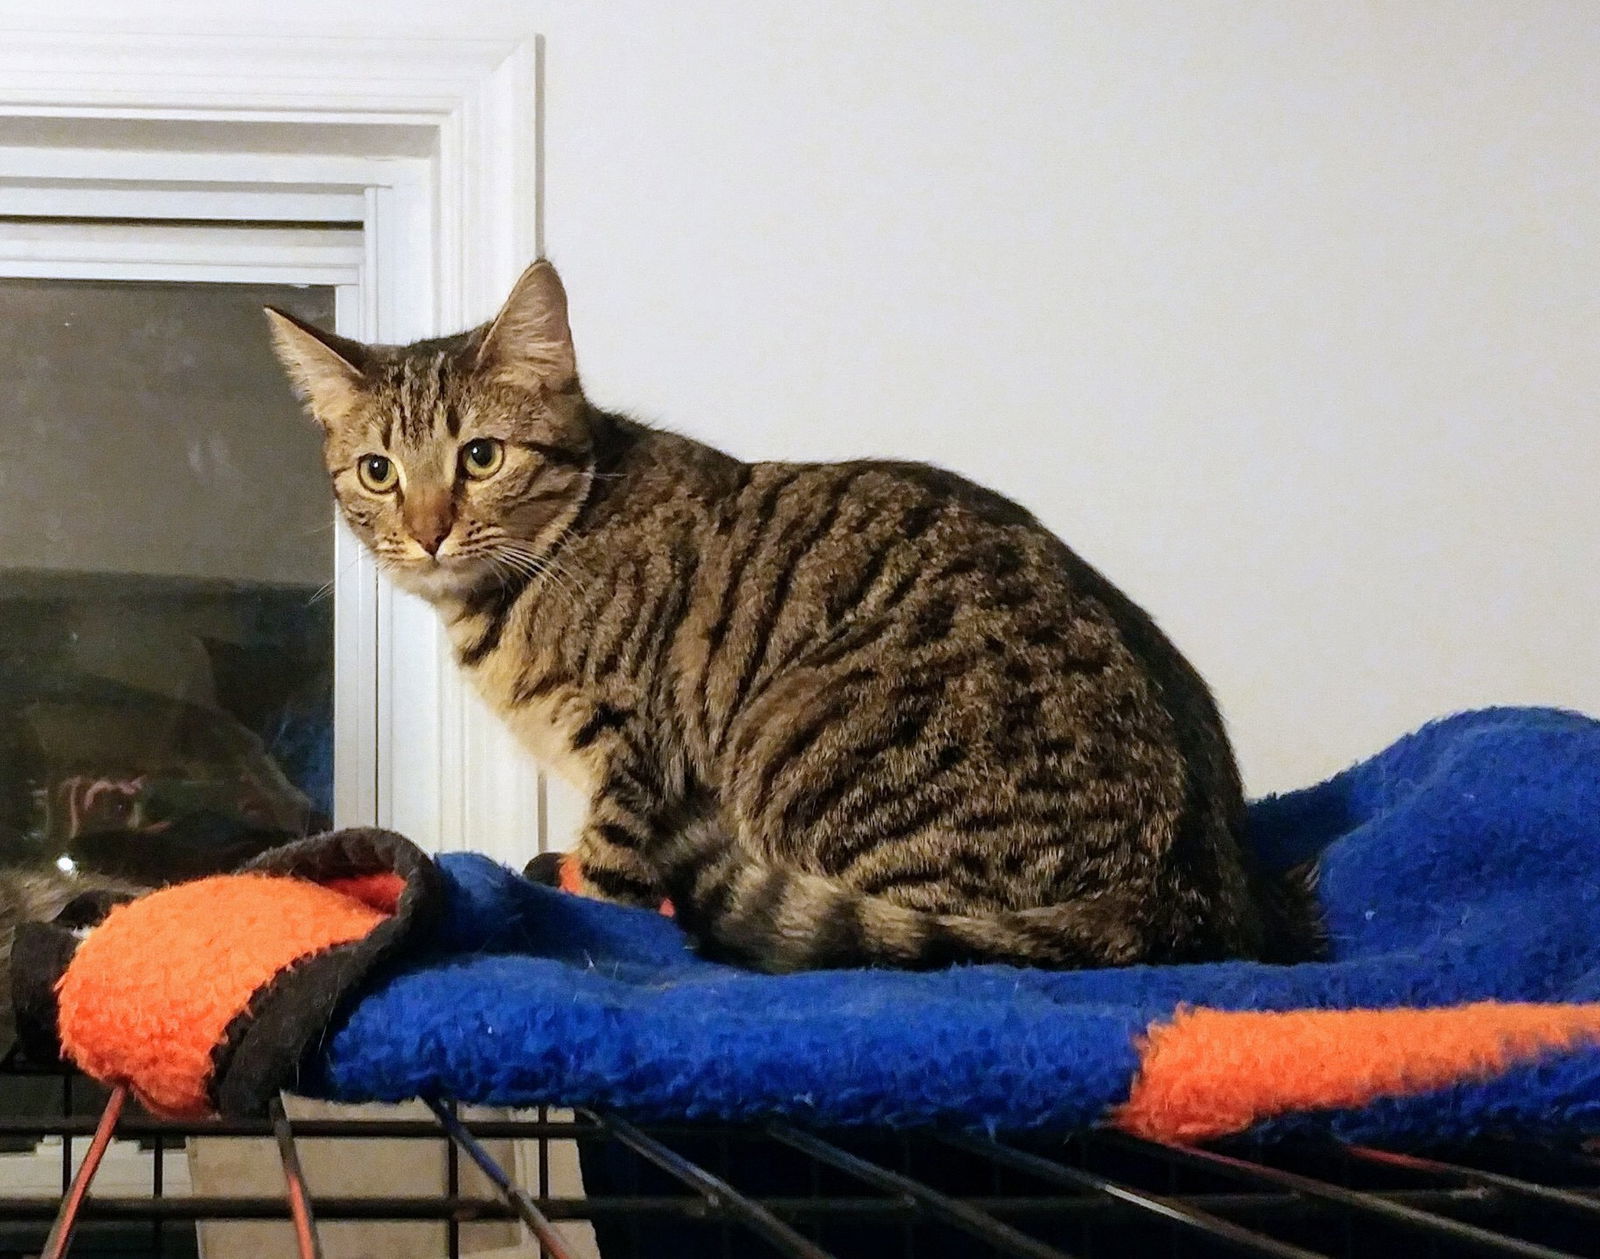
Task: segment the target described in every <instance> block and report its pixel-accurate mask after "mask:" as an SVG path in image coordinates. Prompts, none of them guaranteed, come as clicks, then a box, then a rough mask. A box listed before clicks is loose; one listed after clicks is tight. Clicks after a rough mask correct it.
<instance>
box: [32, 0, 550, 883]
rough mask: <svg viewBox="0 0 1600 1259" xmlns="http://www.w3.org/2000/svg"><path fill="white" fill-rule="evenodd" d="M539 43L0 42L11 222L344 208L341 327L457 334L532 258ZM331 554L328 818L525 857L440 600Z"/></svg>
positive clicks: (506, 746)
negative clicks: (408, 591)
mask: <svg viewBox="0 0 1600 1259" xmlns="http://www.w3.org/2000/svg"><path fill="white" fill-rule="evenodd" d="M539 54H540V49H539V43H538V40H537V38H536V37H535V36H534V35H533V34H532V33H531V32H530V33H528V34H527V35H526V36H524V37H521V38H515V39H501V38H497V39H440V38H437V37H434V36H427V37H423V36H420V35H419V36H417V37H415V38H412V37H407V36H405V35H397V36H391V37H386V38H383V39H371V40H368V39H362V40H359V41H357V40H350V39H339V38H328V37H321V36H318V35H316V34H307V35H304V36H292V37H286V36H280V37H272V38H259V37H252V36H249V35H243V34H241V35H229V36H225V37H224V36H206V35H186V36H169V35H155V34H152V35H127V34H117V35H114V36H113V35H95V34H85V33H83V32H73V33H70V34H67V33H51V32H39V31H9V32H7V31H0V216H11V217H13V218H14V217H16V216H26V215H40V214H46V215H50V216H61V215H63V214H68V213H71V214H77V215H81V216H84V217H89V218H93V217H105V216H115V217H119V218H128V217H134V218H186V219H213V220H219V221H226V220H234V219H238V218H241V217H248V218H249V219H252V220H255V221H258V222H285V221H292V222H298V223H341V222H350V221H352V220H351V216H352V214H354V215H355V216H356V217H355V221H358V222H359V223H360V226H361V239H362V247H363V257H362V261H361V263H360V266H359V268H358V272H359V274H358V277H357V279H356V282H355V283H353V284H341V286H340V289H339V315H338V318H339V323H340V326H341V328H342V329H344V330H346V331H348V332H350V333H351V334H352V335H356V336H362V337H366V338H370V339H377V340H384V341H402V340H409V339H411V338H414V337H418V336H426V335H432V334H436V333H439V332H445V331H453V330H456V329H459V328H462V327H465V326H468V325H469V324H471V323H473V322H476V321H478V320H481V319H483V318H485V317H487V315H489V314H490V313H492V311H493V309H494V307H495V305H496V303H497V301H498V300H499V299H500V298H501V297H502V296H503V294H504V292H505V290H506V289H507V288H508V287H509V285H510V283H511V281H512V280H513V279H514V278H515V277H516V275H517V274H518V272H519V271H520V270H521V268H522V267H523V266H525V265H526V263H527V262H528V261H529V260H530V259H531V258H532V257H534V256H536V255H537V253H538V252H539V246H540V243H541V242H540V239H539V230H540V227H539V224H540V196H539V175H540V172H539V130H538V126H539V115H538V69H539V60H540V55H539ZM330 85H336V86H333V87H330ZM135 211H136V212H135ZM13 226H15V225H13ZM196 230H200V231H203V230H204V229H196ZM224 230H226V229H224ZM61 261H62V260H61V259H60V258H57V259H56V262H57V263H60V262H61ZM89 261H91V262H92V261H93V260H92V259H91V260H89ZM302 261H306V260H305V259H302ZM101 262H102V263H105V264H106V265H109V264H108V263H106V260H105V259H102V260H101ZM123 262H124V263H127V262H128V260H127V259H126V258H125V259H123ZM13 265H21V261H20V260H13ZM147 265H148V260H147ZM213 265H218V264H216V263H214V264H213ZM11 273H12V274H16V272H15V271H12V272H11ZM55 274H60V272H59V271H56V272H55ZM235 274H236V275H238V274H242V273H235ZM301 274H302V275H303V276H304V275H305V274H309V273H305V272H302V273H301ZM191 278H199V273H191ZM213 278H215V277H213ZM299 282H302V283H304V282H317V281H308V280H307V279H305V278H302V279H301V280H300V281H299ZM335 563H336V564H337V566H338V567H337V570H336V573H337V577H336V582H337V584H336V591H335V599H336V621H337V630H336V639H337V641H336V663H337V668H338V672H339V679H340V681H339V685H338V694H337V696H336V716H335V720H336V744H337V746H336V756H337V762H336V763H337V771H336V773H337V778H338V782H339V798H338V802H337V809H336V812H337V815H338V820H339V821H340V823H341V824H352V823H361V822H376V823H377V824H379V825H385V826H391V827H393V828H395V829H397V830H400V831H402V832H403V833H405V834H407V835H408V836H410V837H411V838H412V839H414V840H415V841H416V842H418V843H419V844H421V845H423V846H424V847H426V848H429V849H432V850H435V851H437V850H444V849H453V848H471V849H475V850H477V851H481V852H487V853H489V854H490V855H493V856H496V857H499V858H501V859H502V860H505V861H508V862H521V861H523V860H525V859H526V858H527V857H528V856H529V855H531V854H532V853H533V852H534V851H537V850H539V849H540V848H542V847H543V846H544V840H545V836H544V834H543V833H542V829H541V828H542V827H543V822H544V814H545V804H544V801H545V794H544V788H543V784H542V783H541V781H540V780H539V777H538V775H537V773H536V771H535V769H534V767H533V766H532V764H531V763H530V762H529V761H528V760H527V759H526V757H525V756H524V755H523V754H522V753H521V752H520V751H519V750H518V749H516V748H515V747H514V745H513V744H512V742H511V740H510V738H509V736H508V735H507V734H506V733H505V732H504V730H503V729H502V728H501V727H500V726H499V724H498V723H497V722H496V721H495V720H494V719H493V718H492V717H491V716H490V715H489V714H488V713H487V712H486V711H485V709H484V708H483V706H482V705H481V703H479V702H478V701H477V700H476V699H475V697H473V696H470V695H469V694H468V693H467V692H466V690H465V689H464V687H463V685H462V679H461V678H460V677H459V675H458V672H457V671H456V669H455V668H454V666H453V665H452V664H451V662H450V660H449V658H448V652H447V649H446V646H445V643H444V636H443V633H442V631H441V629H440V627H439V625H438V622H437V619H436V618H435V616H434V614H433V613H432V611H431V610H430V609H428V608H426V607H424V606H422V605H420V604H419V603H417V602H416V601H415V600H412V599H410V598H408V597H405V596H403V595H400V594H398V593H397V592H396V591H394V590H393V588H392V587H390V586H389V585H388V584H387V583H384V582H382V581H380V580H379V578H378V577H377V576H376V574H375V572H374V569H373V567H372V565H371V564H370V562H369V561H368V559H367V557H366V556H365V555H364V554H362V553H361V552H360V550H359V548H358V547H356V546H355V544H354V543H353V542H352V541H351V540H350V539H349V538H348V536H345V537H343V538H342V539H341V541H340V543H339V544H338V546H337V549H336V556H335Z"/></svg>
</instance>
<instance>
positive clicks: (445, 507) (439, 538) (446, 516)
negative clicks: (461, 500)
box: [405, 495, 456, 555]
mask: <svg viewBox="0 0 1600 1259" xmlns="http://www.w3.org/2000/svg"><path fill="white" fill-rule="evenodd" d="M405 518H406V531H407V532H408V533H410V534H411V536H412V537H413V538H415V539H416V540H417V545H418V546H420V547H421V548H422V549H423V550H424V551H426V552H427V553H428V554H429V555H437V554H438V553H439V547H440V546H441V545H443V543H444V540H445V539H446V538H448V537H449V536H450V530H451V528H453V527H454V525H455V523H456V520H455V512H454V511H452V510H451V503H450V500H449V499H448V498H446V497H444V496H442V495H440V496H438V497H434V498H420V497H419V499H418V501H416V502H414V503H407V504H406V511H405Z"/></svg>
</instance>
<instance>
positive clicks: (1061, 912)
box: [666, 826, 1150, 972]
mask: <svg viewBox="0 0 1600 1259" xmlns="http://www.w3.org/2000/svg"><path fill="white" fill-rule="evenodd" d="M675 847H676V848H677V857H678V859H677V860H676V861H675V862H674V863H673V868H672V869H670V870H669V871H667V872H666V873H667V877H666V886H667V891H668V893H669V895H670V896H671V898H672V903H673V906H674V910H675V913H676V915H677V919H678V922H679V923H680V925H682V926H683V927H684V928H685V930H687V931H688V932H689V933H690V934H691V935H692V936H694V937H695V938H696V940H697V942H698V943H699V945H700V948H701V950H702V951H703V952H705V953H706V954H708V955H709V956H712V957H714V958H716V959H718V960H722V961H729V962H735V963H738V964H740V965H743V966H749V967H753V968H755V969H758V970H764V971H776V972H786V971H798V970H822V969H829V968H834V967H855V966H883V967H891V968H894V969H897V970H932V969H937V968H940V967H945V966H951V965H955V964H957V963H982V962H1003V963H1010V964H1012V965H1016V966H1038V967H1048V968H1053V969H1077V968H1085V969H1086V968H1090V967H1100V966H1122V965H1128V964H1130V963H1133V962H1138V961H1143V960H1148V957H1147V955H1148V953H1149V951H1150V950H1149V941H1147V940H1146V938H1145V937H1144V936H1143V935H1142V934H1141V933H1140V932H1138V931H1137V929H1136V928H1135V927H1134V926H1133V925H1132V924H1133V923H1134V922H1135V921H1136V915H1135V914H1134V913H1132V912H1130V908H1131V907H1130V906H1127V905H1124V904H1119V903H1117V902H1118V899H1119V898H1117V897H1115V896H1105V897H1096V898H1094V899H1085V900H1080V901H1072V902H1066V903H1063V904H1059V905H1049V906H1043V907H1040V908H1037V909H1023V910H1013V911H1009V912H1004V913H998V914H993V915H987V916H977V915H964V914H943V913H931V912H928V911H925V910H919V909H912V908H908V907H906V906H904V905H898V904H895V903H893V902H892V901H887V900H884V899H883V898H882V897H878V896H872V895H869V894H867V893H864V892H860V891H858V890H856V889H854V888H851V887H849V886H847V885H845V884H843V883H840V882H838V881H836V880H834V879H830V878H826V877H824V876H821V875H816V874H807V873H804V872H802V871H797V870H791V869H786V868H783V867H780V866H776V865H772V864H768V863H765V862H760V861H757V860H755V859H754V858H753V857H752V856H751V854H750V853H748V852H747V851H745V850H743V849H740V848H738V847H737V846H736V845H735V844H733V843H732V842H730V841H729V840H728V839H727V838H726V837H725V836H721V835H717V834H715V833H713V832H712V831H711V830H710V828H709V827H706V828H702V827H701V826H691V827H690V828H689V830H688V833H686V834H685V835H684V836H683V838H682V839H681V840H680V841H679V844H678V845H676V846H675ZM691 854H692V855H691Z"/></svg>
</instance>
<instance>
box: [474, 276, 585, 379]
mask: <svg viewBox="0 0 1600 1259" xmlns="http://www.w3.org/2000/svg"><path fill="white" fill-rule="evenodd" d="M477 364H478V368H479V370H480V371H485V372H489V373H491V374H492V375H494V376H496V377H497V378H499V379H501V380H504V381H505V382H506V383H508V384H513V385H520V386H522V387H523V388H527V389H537V388H539V387H541V386H542V387H544V388H546V389H553V390H561V389H565V388H567V387H568V386H570V385H571V384H572V383H573V382H574V381H575V380H577V378H578V360H577V355H576V353H575V352H574V351H573V348H572V329H571V327H569V326H568V324H567V291H566V289H565V288H563V287H562V284H561V277H560V276H559V275H557V274H556V269H555V267H553V266H552V265H551V264H550V263H549V262H547V261H545V260H544V259H543V258H541V259H540V260H539V261H538V262H535V263H534V264H533V265H532V266H531V267H529V268H528V269H527V270H526V271H524V272H523V273H522V278H521V279H520V280H518V281H517V283H516V286H515V287H514V288H513V289H512V290H511V296H510V297H508V298H506V301H505V305H504V306H502V307H501V308H500V313H499V314H498V315H496V316H495V317H494V322H493V323H491V324H490V325H489V330H488V331H487V332H486V333H484V335H483V340H482V341H481V342H480V343H479V345H478V358H477Z"/></svg>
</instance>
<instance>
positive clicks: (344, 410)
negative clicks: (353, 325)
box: [264, 306, 367, 426]
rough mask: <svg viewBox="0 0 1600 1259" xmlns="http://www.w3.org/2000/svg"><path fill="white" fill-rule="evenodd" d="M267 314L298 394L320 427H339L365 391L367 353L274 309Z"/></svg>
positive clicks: (357, 344) (355, 343)
mask: <svg viewBox="0 0 1600 1259" xmlns="http://www.w3.org/2000/svg"><path fill="white" fill-rule="evenodd" d="M264 309H265V310H266V314H267V322H268V323H270V324H271V325H272V348H273V349H274V350H275V351H276V352H277V355H278V361H279V362H281V363H282V364H283V366H284V370H285V371H287V372H288V373H289V379H290V381H291V382H292V383H293V384H294V391H295V393H296V394H297V395H299V397H300V400H301V401H302V402H304V403H306V404H307V406H308V408H309V409H310V411H311V414H312V416H313V417H315V419H316V420H317V422H318V423H320V424H322V425H324V426H327V425H330V424H337V423H338V422H339V421H340V420H342V419H344V418H345V417H346V416H347V415H349V414H350V412H351V411H353V410H354V409H355V406H356V403H357V401H358V400H359V399H360V398H361V396H362V394H363V393H364V392H365V390H366V384H367V382H366V377H365V375H364V370H365V365H366V358H367V351H366V347H365V346H364V345H362V344H361V343H360V342H359V341H351V340H349V339H348V338H345V337H340V336H335V335H334V334H333V333H331V332H324V331H323V330H322V329H321V328H316V327H313V326H312V325H311V324H308V323H305V322H303V321H302V320H299V319H296V318H295V317H294V316H293V315H291V314H288V313H287V312H285V311H281V310H279V309H278V308H277V307H275V306H267V307H265V308H264Z"/></svg>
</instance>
